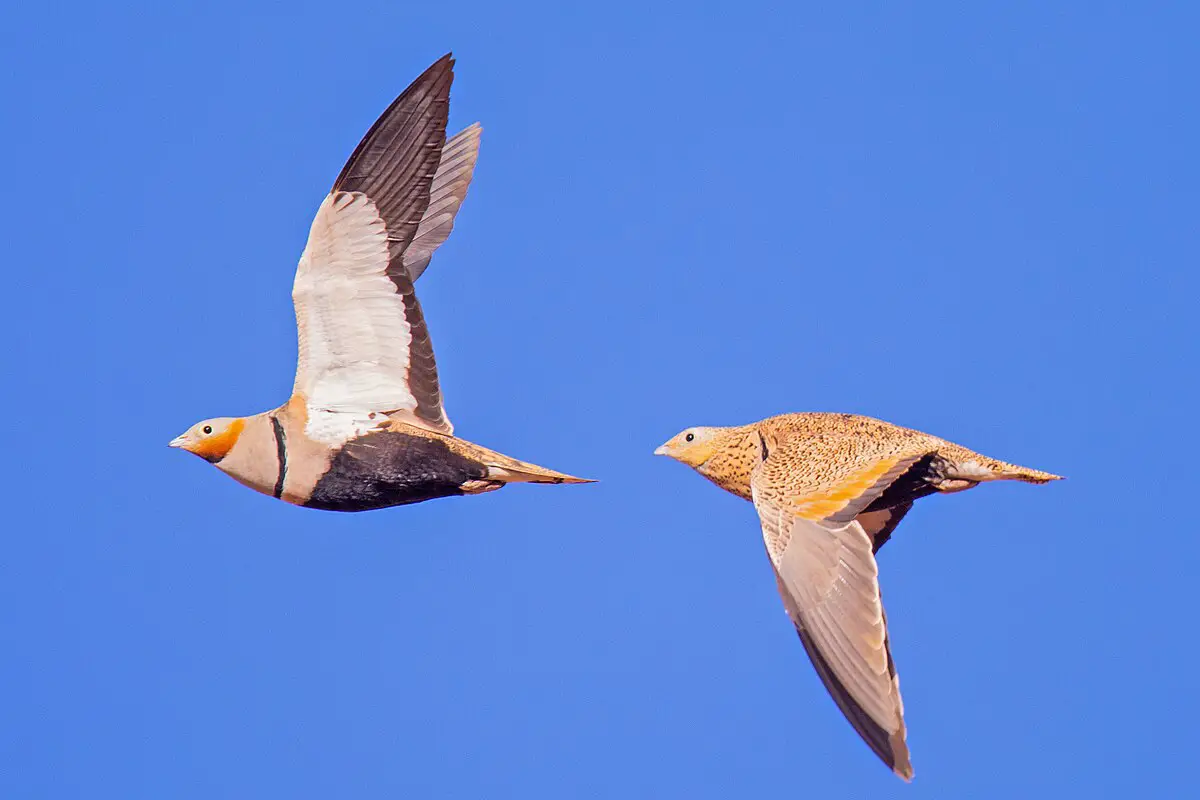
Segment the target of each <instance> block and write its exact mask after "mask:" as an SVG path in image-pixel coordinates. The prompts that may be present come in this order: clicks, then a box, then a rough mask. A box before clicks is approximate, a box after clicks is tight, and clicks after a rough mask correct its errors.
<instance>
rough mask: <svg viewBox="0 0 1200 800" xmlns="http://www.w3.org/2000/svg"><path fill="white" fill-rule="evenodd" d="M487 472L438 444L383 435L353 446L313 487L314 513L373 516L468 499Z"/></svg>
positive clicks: (364, 438)
mask: <svg viewBox="0 0 1200 800" xmlns="http://www.w3.org/2000/svg"><path fill="white" fill-rule="evenodd" d="M486 477H487V468H486V467H484V466H483V465H482V464H480V463H479V462H477V461H473V460H471V459H469V458H466V457H464V456H461V455H459V454H458V453H455V452H454V451H452V450H451V449H450V448H449V447H447V446H446V443H445V442H442V441H440V440H438V439H426V438H425V437H423V436H411V435H409V434H406V433H395V432H392V431H382V432H380V433H370V434H367V435H366V436H360V437H359V438H357V439H353V440H351V441H349V442H347V443H346V444H345V445H344V446H343V447H342V449H341V450H340V451H338V453H337V455H336V456H334V458H333V461H332V463H331V464H330V465H329V470H328V471H327V472H326V473H325V474H324V475H322V476H321V478H320V480H318V481H317V485H316V486H315V487H313V491H312V494H311V495H310V496H309V499H308V502H306V503H305V504H304V505H306V506H308V507H309V508H321V509H325V510H327V511H369V510H371V509H374V508H388V507H389V506H402V505H406V504H408V503H420V502H421V501H422V500H432V499H434V498H435V497H450V496H452V495H459V494H463V491H462V488H461V487H462V485H463V484H464V483H466V482H467V481H473V480H482V479H484V478H486Z"/></svg>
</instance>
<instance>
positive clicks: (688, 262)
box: [0, 0, 1200, 800]
mask: <svg viewBox="0 0 1200 800" xmlns="http://www.w3.org/2000/svg"><path fill="white" fill-rule="evenodd" d="M47 5H48V4H42V6H43V7H34V4H24V5H23V6H22V7H20V8H15V9H12V10H10V12H9V13H8V14H7V15H6V17H7V18H6V21H5V22H4V23H3V25H4V28H5V37H4V38H5V42H6V45H5V48H4V49H3V52H2V53H0V67H2V69H0V93H2V95H3V97H4V106H5V107H6V110H7V112H8V113H7V114H6V115H5V123H4V124H3V125H2V126H0V146H2V147H3V151H4V152H5V153H7V154H8V157H7V159H6V160H5V173H6V176H7V181H8V186H9V190H8V191H7V192H6V193H4V195H3V198H2V199H0V212H2V216H0V218H3V219H4V220H5V222H6V225H5V227H6V229H7V236H6V237H5V238H6V243H7V244H6V251H5V254H4V259H5V261H6V263H7V264H8V269H7V274H8V275H9V276H10V278H11V280H10V284H9V293H8V294H7V297H6V302H5V306H6V313H5V314H4V315H0V326H2V328H3V333H4V334H5V338H6V340H7V341H8V342H9V343H10V345H9V347H8V348H6V353H5V362H6V368H5V373H6V374H7V375H8V381H7V382H6V384H5V386H6V391H5V392H4V393H3V394H4V397H3V398H0V403H3V404H4V409H3V410H4V415H5V418H6V419H8V420H9V422H10V425H9V426H8V450H7V454H6V455H7V457H6V458H4V459H3V460H2V461H0V471H3V477H4V483H5V485H7V486H8V487H9V490H8V495H9V496H8V502H7V504H6V512H5V516H6V521H5V524H4V529H5V536H4V539H5V547H4V554H3V556H0V641H2V642H3V643H4V653H5V655H4V657H3V658H2V659H0V686H2V687H3V689H2V690H0V698H2V704H3V708H4V711H3V718H4V725H3V726H0V763H3V764H4V768H3V769H0V795H3V796H5V797H14V798H18V797H19V798H79V797H89V798H100V797H113V798H161V797H172V798H212V797H246V798H251V797H265V796H271V797H296V798H299V797H305V798H307V797H313V798H323V797H437V798H478V797H514V798H522V799H523V800H528V798H561V797H620V798H629V797H686V798H690V799H691V798H728V797H739V796H747V797H749V796H802V795H808V794H813V795H817V796H821V795H824V794H831V793H833V794H836V795H837V796H844V797H859V796H864V795H867V794H868V793H870V796H872V797H873V798H884V797H892V796H896V797H922V798H962V797H977V798H987V797H996V798H1011V797H1014V796H1019V797H1030V798H1036V797H1060V796H1063V795H1064V793H1067V792H1070V793H1072V794H1079V795H1084V794H1090V795H1092V796H1112V797H1120V796H1147V795H1151V794H1156V795H1157V796H1180V794H1181V793H1183V792H1185V791H1188V790H1190V788H1191V787H1192V786H1193V771H1192V769H1191V767H1190V766H1189V764H1190V760H1191V759H1192V758H1193V756H1194V754H1193V753H1192V750H1193V748H1192V747H1191V746H1190V745H1189V743H1194V742H1195V741H1196V735H1195V730H1194V727H1193V725H1192V721H1193V720H1194V719H1195V718H1196V716H1197V714H1198V713H1200V700H1198V695H1197V692H1196V691H1195V681H1194V679H1193V670H1192V669H1191V666H1192V665H1193V664H1194V663H1195V661H1196V659H1197V657H1200V648H1198V646H1197V644H1196V639H1195V636H1194V627H1195V617H1194V611H1193V609H1194V608H1195V605H1196V601H1195V597H1194V584H1195V578H1194V576H1195V574H1196V573H1195V570H1196V567H1197V562H1198V558H1197V556H1198V555H1200V553H1198V549H1200V548H1198V546H1197V540H1196V535H1195V534H1196V530H1195V524H1194V522H1193V521H1192V516H1193V515H1192V514H1191V513H1190V512H1189V508H1188V507H1189V506H1190V505H1191V502H1190V501H1191V500H1194V498H1195V487H1194V475H1195V471H1196V468H1195V462H1194V453H1195V449H1196V445H1197V437H1196V432H1195V427H1194V425H1192V424H1191V419H1192V416H1193V414H1194V410H1195V408H1196V402H1197V378H1196V344H1197V341H1200V329H1198V325H1197V322H1196V316H1197V315H1196V312H1195V308H1194V306H1195V299H1194V298H1195V295H1196V293H1197V290H1198V289H1200V282H1198V281H1197V278H1196V263H1197V249H1198V248H1197V244H1198V242H1197V230H1198V229H1197V226H1196V211H1197V208H1198V206H1200V203H1198V201H1200V197H1198V196H1197V195H1198V190H1197V187H1198V185H1200V159H1198V158H1197V155H1196V142H1197V141H1200V113H1198V112H1197V109H1196V104H1195V86H1194V76H1195V75H1196V74H1197V71H1198V69H1200V63H1198V62H1200V56H1198V55H1197V50H1196V48H1195V36H1194V32H1195V30H1196V26H1197V23H1200V13H1198V12H1197V11H1195V10H1194V9H1193V8H1191V7H1189V6H1187V5H1186V4H1183V3H1179V4H1146V5H1143V6H1140V7H1138V8H1137V9H1136V10H1132V9H1131V7H1130V6H1129V5H1128V4H1117V3H1059V4H1054V7H1053V8H1046V7H1045V6H1046V4H1042V3H1032V2H1026V3H1009V4H1004V8H1003V9H998V8H993V9H986V10H985V9H979V8H971V9H965V8H963V7H962V4H950V3H936V4H934V3H930V4H924V6H923V8H922V10H920V11H915V10H899V9H885V8H881V7H880V6H879V5H878V4H869V5H868V4H854V7H853V8H844V7H838V8H836V9H835V8H833V6H832V5H830V6H822V7H815V6H813V5H810V4H800V5H797V6H793V7H790V8H787V9H786V10H784V9H783V7H781V5H780V4H778V3H769V4H768V3H756V2H742V3H738V4H736V6H734V7H731V8H729V9H727V10H724V11H720V12H714V11H703V10H701V9H700V8H699V7H693V8H691V9H690V10H689V9H686V8H671V9H666V8H655V7H652V6H651V5H649V4H645V3H624V2H612V3H605V4H598V5H595V4H594V5H593V6H592V7H590V8H589V9H587V10H568V9H566V8H563V7H561V6H560V4H553V5H547V6H538V5H533V4H510V3H505V4H499V3H476V2H464V3H456V4H453V5H452V6H449V7H429V8H422V9H416V10H414V9H412V8H409V7H407V6H409V4H399V3H379V2H371V1H370V0H365V1H364V2H362V3H357V4H354V9H353V12H352V15H351V12H350V11H349V10H346V9H341V8H339V7H337V5H336V4H329V3H294V4H291V5H290V6H289V10H288V11H287V12H286V13H285V12H283V11H281V10H280V9H279V8H277V7H275V6H271V5H267V4H255V3H206V4H183V3H180V4H166V3H155V4H151V3H146V4H144V5H130V4H123V3H116V4H108V5H104V6H103V7H101V6H97V5H95V4H73V3H65V4H59V5H58V6H57V7H56V8H55V9H50V8H48V7H45V6H47ZM168 6H171V7H168ZM783 6H786V4H783ZM447 50H453V51H454V52H455V54H456V56H457V58H458V68H457V75H458V78H457V81H456V84H455V87H454V91H453V95H452V98H453V102H452V107H451V126H452V127H453V128H454V129H458V128H460V127H462V126H465V125H467V124H469V123H471V122H473V121H475V120H480V121H482V122H483V124H484V128H485V132H484V141H483V148H482V155H481V161H480V164H479V168H478V171H477V172H476V177H475V183H474V185H473V187H472V190H471V194H470V196H469V197H468V199H467V203H466V205H465V206H464V209H463V212H462V214H461V215H460V217H459V224H458V228H457V230H456V231H455V234H454V236H453V237H452V238H451V240H450V241H449V243H447V244H446V245H445V246H444V247H443V248H442V249H441V250H440V251H439V252H438V254H437V256H436V257H435V259H434V262H433V265H432V266H431V267H430V270H429V272H428V273H427V274H426V275H425V276H424V277H423V278H422V280H421V282H420V283H419V284H418V288H419V292H420V296H421V299H422V302H423V304H424V307H425V311H426V315H427V317H428V319H429V323H430V328H431V331H432V334H433V338H434V345H435V348H436V352H437V355H438V361H439V365H440V368H441V373H442V381H443V383H442V386H443V390H444V392H445V395H446V405H447V411H448V413H449V414H450V417H451V418H452V419H453V420H454V422H455V423H456V425H457V430H458V433H459V434H460V435H462V436H464V437H466V438H468V439H471V440H474V441H478V442H480V443H482V444H485V445H488V446H491V447H494V448H496V449H499V450H501V451H503V452H507V453H511V454H513V455H515V456H517V457H521V458H527V459H530V460H534V461H537V462H539V463H543V464H546V465H548V466H551V467H555V468H559V469H563V470H566V471H570V472H574V473H577V474H583V475H588V476H592V477H597V478H601V479H602V482H601V483H599V484H596V485H593V486H582V487H561V488H560V487H514V488H510V489H507V490H505V491H502V492H497V493H494V494H491V495H487V496H484V497H478V498H468V499H453V500H441V501H436V502H431V503H426V504H423V505H419V506H413V507H408V508H400V509H392V510H387V511H382V512H375V513H368V514H359V515H337V514H330V513H322V512H314V511H308V510H303V509H296V508H292V507H289V506H287V505H285V504H283V503H279V502H277V501H274V500H272V499H270V498H267V497H263V496H260V495H257V494H255V493H253V492H250V491H248V490H246V489H244V488H242V487H240V486H238V485H236V484H235V483H234V482H233V481H231V480H229V479H228V478H227V477H225V476H223V475H221V474H220V473H219V472H217V471H216V470H213V469H211V468H209V467H208V466H207V465H205V464H204V463H203V462H201V461H200V460H198V459H195V458H192V457H190V456H186V455H183V454H180V453H178V452H175V451H171V450H168V448H167V447H166V442H167V440H168V439H170V438H171V437H172V436H174V435H175V434H177V433H179V432H180V431H182V430H183V429H184V428H185V427H187V426H188V425H190V424H192V423H193V422H195V421H196V420H198V419H201V418H203V417H209V416H217V415H225V414H246V413H253V412H257V411H260V410H264V409H267V408H270V407H273V406H275V405H277V404H279V403H281V402H282V401H283V400H284V399H285V398H286V397H287V395H288V392H289V391H290V388H291V381H292V374H293V365H294V358H295V331H294V323H293V319H292V310H291V304H290V296H289V289H290V284H291V279H292V273H293V270H294V268H295V262H296V259H297V257H298V256H299V253H300V251H301V249H302V247H303V243H304V238H305V236H306V234H307V231H308V226H309V223H310V220H311V216H312V213H313V212H314V211H315V209H316V207H317V205H318V203H319V202H320V199H321V197H322V195H323V194H324V193H325V192H326V191H327V189H328V187H329V185H330V183H331V182H332V180H333V178H334V177H335V176H336V174H337V172H338V170H339V169H340V167H341V165H342V163H343V160H344V159H345V158H346V156H347V155H348V154H349V152H350V150H351V149H352V148H353V146H354V145H355V144H356V143H357V141H358V139H359V137H360V136H361V135H362V133H363V132H364V131H365V130H366V128H367V127H368V126H369V125H370V123H371V122H372V121H373V120H374V118H375V117H376V115H377V114H378V113H379V112H380V111H381V110H382V109H383V108H384V107H385V106H386V105H387V103H388V102H389V101H390V100H391V99H392V97H393V96H395V95H396V94H397V93H398V92H399V91H400V90H401V89H403V88H404V86H406V85H407V84H408V82H409V81H410V80H412V79H413V78H414V77H415V76H416V75H417V74H419V73H420V71H421V70H422V69H424V67H425V66H427V65H428V64H429V63H430V62H432V61H433V60H434V59H435V58H437V57H438V56H439V55H441V54H442V53H443V52H445V51H447ZM799 410H837V411H853V412H861V413H868V414H872V415H875V416H880V417H883V418H886V419H888V420H891V421H894V422H897V423H900V424H905V425H910V426H913V427H917V428H921V429H923V430H927V431H929V432H931V433H934V434H937V435H941V436H944V437H946V438H949V439H952V440H955V441H958V442H961V443H962V444H965V445H967V446H969V447H973V448H976V449H979V450H981V451H983V452H985V453H987V454H989V455H992V456H995V457H999V458H1003V459H1008V460H1013V461H1017V462H1019V463H1023V464H1028V465H1030V466H1034V467H1039V468H1042V469H1047V470H1052V471H1055V472H1059V473H1062V474H1065V475H1068V476H1069V478H1070V479H1069V480H1068V481H1065V482H1063V483H1060V484H1056V485H1052V486H1048V487H1031V486H1025V485H1000V486H987V487H983V488H981V489H980V490H978V491H973V492H971V493H969V494H964V495H957V496H953V497H945V498H931V499H929V500H925V501H922V502H921V503H920V504H919V505H918V506H917V508H916V509H915V510H914V511H913V512H912V513H911V514H910V515H909V516H908V518H907V519H906V521H905V522H904V524H903V525H902V526H901V528H900V529H899V531H898V533H897V535H896V536H895V537H894V538H893V540H892V543H891V544H889V545H888V547H887V548H886V549H885V550H884V551H883V553H882V556H881V569H882V573H883V590H884V597H885V599H886V602H887V606H888V612H889V618H890V621H891V625H892V640H893V644H894V653H895V657H896V661H897V664H898V666H899V669H900V674H901V678H902V683H903V690H904V698H905V703H906V707H907V716H908V723H909V729H910V734H909V742H910V744H911V746H912V751H913V759H914V765H915V768H916V773H917V776H916V781H915V782H914V783H913V784H912V785H911V786H905V785H904V784H903V783H901V782H900V781H899V780H897V779H896V778H894V777H893V776H891V775H890V774H889V773H888V771H887V770H886V769H884V768H883V767H881V766H880V765H879V764H878V763H876V761H875V759H874V757H873V756H872V755H871V754H870V752H869V751H868V750H867V748H866V747H865V746H864V745H863V744H862V743H861V742H859V741H858V739H857V737H856V736H855V735H854V733H853V731H852V730H851V729H850V727H849V726H848V725H847V724H846V723H845V722H844V721H843V720H842V719H841V718H840V715H839V713H838V712H837V710H836V708H835V707H834V705H833V703H832V702H831V701H830V700H829V699H828V697H827V696H826V695H825V693H824V691H823V689H822V688H821V686H820V684H819V683H818V681H817V678H816V677H815V675H814V674H813V671H812V669H811V667H810V666H809V664H808V662H807V660H806V659H805V656H804V653H803V651H802V649H801V647H800V643H799V642H798V641H797V640H796V637H795V635H794V634H793V632H792V630H791V626H790V624H789V623H788V621H787V619H786V617H785V615H784V613H783V611H782V607H781V604H780V603H779V600H778V598H777V596H776V594H775V587H774V582H773V580H772V578H771V574H770V568H769V566H768V563H767V561H766V558H765V556H764V553H763V548H762V544H761V538H760V535H759V532H758V529H757V525H756V518H755V515H754V512H753V509H752V508H751V506H750V505H749V504H746V503H744V502H742V501H739V500H737V499H736V498H733V497H731V496H728V495H725V494H723V493H721V492H719V491H717V490H716V489H715V488H713V487H711V486H709V485H708V484H707V483H706V482H704V481H703V480H702V479H700V478H699V477H697V476H696V475H694V474H691V473H690V472H689V471H688V470H686V469H684V468H683V467H681V466H679V465H677V464H673V463H670V462H668V461H666V460H664V459H655V458H653V457H651V455H650V452H651V451H652V450H653V449H654V447H655V446H656V445H658V444H659V443H660V442H662V441H663V440H664V439H666V438H667V437H668V436H670V435H672V434H674V433H675V432H676V431H678V430H679V429H681V428H683V427H685V426H688V425H694V424H741V423H744V422H748V421H752V420H755V419H758V418H761V417H764V416H767V415H770V414H774V413H778V412H782V411H799ZM1180 506H1182V508H1183V513H1182V514H1181V513H1180V512H1179V511H1177V508H1179V507H1180ZM1180 518H1182V519H1180Z"/></svg>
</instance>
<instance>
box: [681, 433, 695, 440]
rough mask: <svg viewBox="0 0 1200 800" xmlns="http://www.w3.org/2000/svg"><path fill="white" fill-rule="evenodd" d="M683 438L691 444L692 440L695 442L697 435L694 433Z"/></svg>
mask: <svg viewBox="0 0 1200 800" xmlns="http://www.w3.org/2000/svg"><path fill="white" fill-rule="evenodd" d="M683 438H684V439H686V440H687V441H689V442H690V441H692V440H694V439H695V438H696V434H694V433H689V434H688V435H687V436H685V437H683Z"/></svg>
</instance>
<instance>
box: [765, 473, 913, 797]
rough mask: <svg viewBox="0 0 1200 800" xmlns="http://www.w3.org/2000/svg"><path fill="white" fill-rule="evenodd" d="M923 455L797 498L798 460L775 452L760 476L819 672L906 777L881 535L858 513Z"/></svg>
mask: <svg viewBox="0 0 1200 800" xmlns="http://www.w3.org/2000/svg"><path fill="white" fill-rule="evenodd" d="M913 461H915V458H906V459H899V458H898V459H888V460H887V461H886V462H884V463H880V464H876V465H872V466H871V467H869V468H867V469H865V470H863V471H862V472H861V473H860V474H859V475H858V476H857V477H856V478H852V479H850V480H849V481H847V482H845V483H844V484H842V485H839V486H835V487H830V488H829V489H828V490H827V491H825V492H822V493H810V494H808V495H806V496H796V495H794V494H792V493H791V491H790V489H789V486H790V485H791V484H792V483H794V482H795V481H794V480H793V476H791V475H789V472H788V466H787V465H785V464H782V463H779V462H778V461H774V463H773V459H772V458H771V457H768V458H767V459H766V460H765V461H764V462H763V463H762V464H760V465H759V466H758V467H757V468H756V469H755V471H754V473H753V475H752V478H751V484H750V485H751V489H752V493H753V498H754V505H755V507H756V508H757V509H758V513H759V518H760V520H761V522H762V529H763V538H764V541H765V543H766V546H767V553H768V554H769V555H770V558H771V563H772V564H773V566H774V567H775V575H776V579H777V581H778V583H779V593H780V595H781V596H782V598H783V603H784V606H785V608H786V609H787V612H788V615H789V616H790V617H791V619H792V622H793V623H794V625H795V627H796V631H797V633H799V635H800V640H801V642H803V644H804V649H805V650H806V651H807V652H808V656H809V658H810V659H811V660H812V663H813V666H814V667H815V668H816V670H817V674H818V675H819V676H820V678H821V681H822V682H823V683H824V684H825V687H826V688H827V689H828V690H829V693H830V695H831V696H832V697H833V699H834V701H835V702H836V703H837V704H838V707H839V708H841V710H842V713H843V714H845V716H846V718H847V719H848V720H849V721H850V724H851V725H853V726H854V729H855V730H856V731H858V734H859V735H860V736H861V737H862V738H863V740H864V741H865V742H866V743H867V744H868V745H869V746H870V747H871V749H872V750H873V751H874V752H875V753H876V754H877V755H878V756H879V757H880V758H881V759H882V760H883V761H884V762H885V763H886V764H887V765H888V766H889V767H890V768H891V769H892V770H893V771H894V772H895V773H896V774H897V775H899V776H900V777H902V778H904V779H905V780H908V779H911V778H912V763H911V761H910V759H909V752H908V745H907V744H906V742H905V735H906V730H905V726H904V704H903V702H902V700H901V698H900V683H899V680H898V679H897V677H896V668H895V664H894V663H893V661H892V655H891V649H890V646H889V642H888V634H887V618H886V616H885V615H884V611H883V603H882V601H881V599H880V594H879V570H878V568H877V566H876V563H875V556H874V553H873V550H874V549H875V548H874V542H873V540H872V537H871V536H870V535H868V534H867V532H866V531H865V530H864V529H863V526H862V524H861V523H860V522H858V521H857V520H856V519H855V517H856V516H857V515H858V514H859V513H860V512H861V511H862V510H863V509H864V508H865V507H866V506H867V505H869V504H870V503H871V501H872V500H873V499H875V498H876V497H878V496H879V494H880V493H882V491H883V489H885V488H886V486H887V485H888V484H889V483H890V480H889V477H890V479H891V480H894V479H895V476H896V475H899V474H903V472H904V470H906V469H907V468H908V467H909V466H911V464H912V462H913ZM888 462H890V463H888ZM900 516H902V514H900ZM897 521H898V520H897ZM893 527H894V526H893Z"/></svg>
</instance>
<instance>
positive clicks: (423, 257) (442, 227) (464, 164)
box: [404, 122, 483, 281]
mask: <svg viewBox="0 0 1200 800" xmlns="http://www.w3.org/2000/svg"><path fill="white" fill-rule="evenodd" d="M482 134H483V127H482V126H481V125H480V124H479V123H478V122H476V123H475V124H473V125H470V126H469V127H467V128H464V129H463V130H461V131H459V132H458V133H456V134H455V135H454V136H451V137H450V138H449V139H447V140H446V146H445V147H444V148H442V161H441V163H440V164H438V170H437V174H436V175H434V176H433V185H432V186H431V187H430V190H429V208H427V209H426V210H425V216H424V217H422V218H421V224H420V225H419V226H417V233H416V235H415V236H413V240H412V243H410V244H409V245H408V249H407V250H405V251H404V266H405V267H406V268H407V269H408V274H409V277H411V278H412V279H413V280H414V281H415V280H416V279H417V278H419V277H421V273H423V272H424V271H425V268H426V267H428V266H429V260H430V259H431V258H432V257H433V251H434V250H437V249H438V248H439V247H441V245H442V242H444V241H446V239H447V238H448V237H449V236H450V232H451V231H452V230H454V217H455V216H456V215H457V214H458V209H459V208H460V207H461V206H462V202H463V200H464V199H465V198H466V196H467V188H468V187H469V186H470V185H471V176H473V175H474V174H475V162H476V161H477V160H478V159H479V137H480V136H481V135H482Z"/></svg>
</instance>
